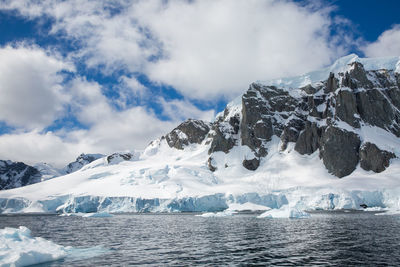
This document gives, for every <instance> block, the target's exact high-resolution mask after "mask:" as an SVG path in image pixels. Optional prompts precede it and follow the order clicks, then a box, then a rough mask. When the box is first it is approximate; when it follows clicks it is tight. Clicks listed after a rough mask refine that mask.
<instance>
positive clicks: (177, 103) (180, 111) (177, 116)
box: [158, 98, 215, 122]
mask: <svg viewBox="0 0 400 267" xmlns="http://www.w3.org/2000/svg"><path fill="white" fill-rule="evenodd" d="M158 101H159V103H160V104H161V107H162V109H163V115H164V116H166V117H168V118H170V119H172V120H173V121H177V122H178V121H183V120H185V119H199V120H204V121H211V120H213V119H214V117H215V111H214V110H200V109H199V108H197V107H196V106H195V105H193V104H192V103H190V102H189V101H187V100H176V99H175V100H170V101H166V100H165V99H163V98H159V100H158Z"/></svg>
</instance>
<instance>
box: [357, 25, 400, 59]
mask: <svg viewBox="0 0 400 267" xmlns="http://www.w3.org/2000/svg"><path fill="white" fill-rule="evenodd" d="M362 51H363V52H364V53H365V55H366V56H367V57H389V56H400V25H399V24H397V25H394V26H393V27H392V28H391V29H389V30H387V31H384V32H383V33H382V34H381V35H380V36H379V37H378V40H376V41H375V42H372V43H369V44H367V45H365V46H364V47H363V48H362Z"/></svg>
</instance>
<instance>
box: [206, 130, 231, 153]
mask: <svg viewBox="0 0 400 267" xmlns="http://www.w3.org/2000/svg"><path fill="white" fill-rule="evenodd" d="M213 130H214V133H213V134H212V142H211V146H210V149H209V150H208V154H212V153H213V152H218V151H222V152H224V153H228V152H229V150H231V149H232V148H233V146H235V145H236V141H235V139H234V138H232V137H231V136H230V135H229V134H228V135H226V134H225V132H224V131H223V130H221V128H220V127H218V125H215V126H214V127H213Z"/></svg>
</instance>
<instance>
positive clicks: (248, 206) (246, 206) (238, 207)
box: [228, 202, 271, 211]
mask: <svg viewBox="0 0 400 267" xmlns="http://www.w3.org/2000/svg"><path fill="white" fill-rule="evenodd" d="M270 209H271V208H269V207H267V206H263V205H258V204H254V203H251V202H246V203H243V204H240V203H231V204H229V209H228V210H232V211H245V210H250V211H258V210H270Z"/></svg>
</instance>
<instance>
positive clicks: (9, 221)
mask: <svg viewBox="0 0 400 267" xmlns="http://www.w3.org/2000/svg"><path fill="white" fill-rule="evenodd" d="M195 215H196V214H193V213H184V214H120V215H118V214H117V215H114V216H113V217H89V218H88V217H80V216H70V217H61V216H56V215H12V216H5V215H2V216H0V229H3V228H5V227H14V228H18V227H19V226H26V227H27V228H29V229H30V230H31V232H32V233H31V235H32V236H34V237H42V238H44V239H46V240H50V241H52V242H54V243H55V244H58V245H62V246H72V247H73V248H76V249H78V250H77V251H79V253H78V254H82V253H83V254H84V253H88V254H90V253H91V249H90V248H102V250H101V251H102V252H101V253H94V254H93V255H92V256H91V255H86V256H85V255H70V256H68V257H65V258H63V259H60V260H57V261H53V262H48V263H45V264H40V265H35V266H131V265H140V266H166V265H174V266H182V265H185V266H192V265H209V266H227V265H230V266H243V265H278V266H279V265H284V266H291V265H297V266H299V265H300V266H306V265H324V266H326V265H337V266H347V265H358V266H365V265H371V266H383V265H390V266H395V265H398V264H400V216H385V215H383V216H376V215H374V214H373V213H369V212H349V213H340V212H339V213H338V212H335V213H321V214H312V216H311V217H310V218H307V219H270V218H257V217H256V216H257V215H256V214H234V215H233V216H227V217H201V216H195ZM85 249H87V250H85ZM82 256H84V257H82Z"/></svg>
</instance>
